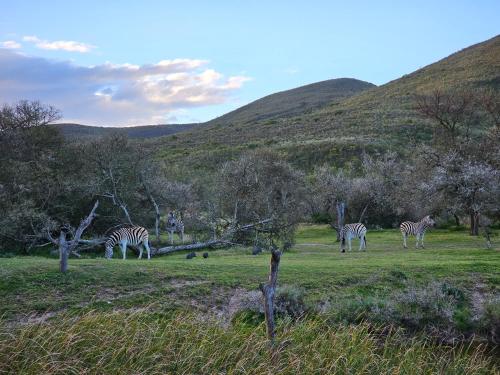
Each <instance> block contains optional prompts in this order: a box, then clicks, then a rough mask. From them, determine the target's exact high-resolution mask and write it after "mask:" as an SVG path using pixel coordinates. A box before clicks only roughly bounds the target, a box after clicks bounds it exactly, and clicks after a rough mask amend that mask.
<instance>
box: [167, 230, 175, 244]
mask: <svg viewBox="0 0 500 375" xmlns="http://www.w3.org/2000/svg"><path fill="white" fill-rule="evenodd" d="M168 238H169V239H170V245H173V244H174V232H172V231H168Z"/></svg>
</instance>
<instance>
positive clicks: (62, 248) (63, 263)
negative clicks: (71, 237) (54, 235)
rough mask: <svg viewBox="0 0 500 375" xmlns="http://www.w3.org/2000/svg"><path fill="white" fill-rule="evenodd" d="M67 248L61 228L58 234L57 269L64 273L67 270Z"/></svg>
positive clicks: (64, 234)
mask: <svg viewBox="0 0 500 375" xmlns="http://www.w3.org/2000/svg"><path fill="white" fill-rule="evenodd" d="M68 258H69V249H68V242H67V241H66V233H64V231H62V230H61V233H60V234H59V271H60V272H62V273H66V271H67V270H68Z"/></svg>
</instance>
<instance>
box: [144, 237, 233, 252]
mask: <svg viewBox="0 0 500 375" xmlns="http://www.w3.org/2000/svg"><path fill="white" fill-rule="evenodd" d="M221 245H232V243H231V242H229V241H224V240H210V241H206V242H195V243H190V244H187V245H177V246H166V247H160V248H159V249H156V250H153V249H152V250H153V254H154V255H165V254H170V253H175V252H176V251H182V250H197V249H204V248H207V247H216V246H221Z"/></svg>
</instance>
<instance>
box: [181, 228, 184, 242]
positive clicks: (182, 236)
mask: <svg viewBox="0 0 500 375" xmlns="http://www.w3.org/2000/svg"><path fill="white" fill-rule="evenodd" d="M181 241H182V243H184V228H182V230H181Z"/></svg>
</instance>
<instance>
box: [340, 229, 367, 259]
mask: <svg viewBox="0 0 500 375" xmlns="http://www.w3.org/2000/svg"><path fill="white" fill-rule="evenodd" d="M356 237H358V238H359V250H360V251H361V249H364V250H366V227H365V226H364V225H363V224H361V223H356V224H345V225H344V226H343V227H342V230H341V231H340V250H341V252H343V253H345V240H346V239H347V243H348V244H349V251H351V250H352V249H351V240H352V239H353V238H356Z"/></svg>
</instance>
